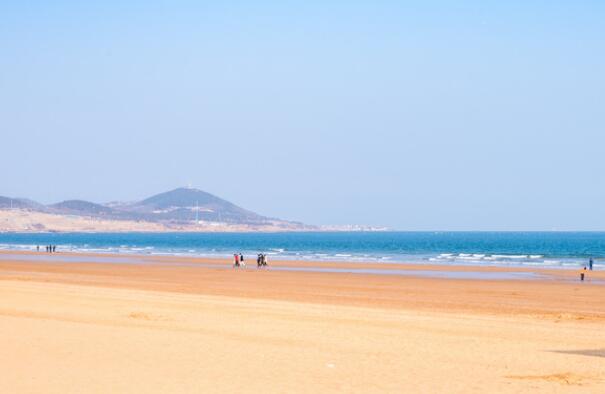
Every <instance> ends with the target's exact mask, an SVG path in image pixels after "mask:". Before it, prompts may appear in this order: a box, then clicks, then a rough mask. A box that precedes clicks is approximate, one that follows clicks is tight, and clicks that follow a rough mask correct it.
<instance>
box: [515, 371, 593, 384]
mask: <svg viewBox="0 0 605 394" xmlns="http://www.w3.org/2000/svg"><path fill="white" fill-rule="evenodd" d="M506 378H508V379H518V380H542V381H546V382H555V383H560V384H563V385H568V386H582V385H583V384H585V383H588V382H590V381H594V380H596V379H594V378H591V377H589V376H582V375H577V374H574V373H572V372H563V373H555V374H550V375H509V376H506Z"/></svg>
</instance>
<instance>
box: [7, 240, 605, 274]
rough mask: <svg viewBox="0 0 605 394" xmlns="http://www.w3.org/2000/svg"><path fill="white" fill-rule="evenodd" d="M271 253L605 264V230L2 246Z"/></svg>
mask: <svg viewBox="0 0 605 394" xmlns="http://www.w3.org/2000/svg"><path fill="white" fill-rule="evenodd" d="M47 244H54V245H57V248H58V251H74V252H109V253H123V254H133V253H134V254H147V255H182V256H202V257H214V256H220V257H227V256H230V255H232V254H233V253H235V252H242V253H244V254H248V255H256V254H257V253H259V252H263V253H266V254H268V255H269V256H270V259H298V260H325V261H353V262H355V261H358V262H364V261H369V262H383V263H385V264H387V263H394V262H411V263H419V264H423V263H425V264H428V263H431V264H458V265H459V264H464V265H492V266H493V265H496V266H497V265H506V266H528V265H530V266H536V265H537V266H545V267H570V268H571V267H577V266H579V265H581V264H585V263H586V262H587V260H588V258H589V257H593V258H594V259H595V265H596V266H603V265H605V233H604V232H351V233H343V232H337V233H336V232H335V233H325V232H318V233H162V234H150V233H36V234H22V233H3V234H0V249H5V250H35V248H36V245H40V246H41V247H42V249H43V245H47Z"/></svg>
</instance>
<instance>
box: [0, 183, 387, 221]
mask: <svg viewBox="0 0 605 394" xmlns="http://www.w3.org/2000/svg"><path fill="white" fill-rule="evenodd" d="M385 230H387V229H386V228H383V227H372V226H361V225H346V226H316V225H308V224H304V223H300V222H295V221H288V220H282V219H277V218H271V217H267V216H262V215H259V214H257V213H255V212H252V211H249V210H246V209H244V208H241V207H239V206H237V205H235V204H233V203H231V202H229V201H226V200H224V199H222V198H219V197H217V196H215V195H213V194H210V193H207V192H205V191H202V190H199V189H194V188H184V187H183V188H177V189H174V190H171V191H168V192H165V193H160V194H156V195H154V196H151V197H149V198H146V199H143V200H141V201H136V202H110V203H105V204H99V203H94V202H90V201H84V200H66V201H62V202H59V203H56V204H49V205H45V204H40V203H38V202H35V201H32V200H30V199H26V198H11V197H3V196H0V232H131V231H132V232H134V231H140V232H248V231H263V232H270V231H276V232H278V231H385Z"/></svg>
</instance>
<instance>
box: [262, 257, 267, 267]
mask: <svg viewBox="0 0 605 394" xmlns="http://www.w3.org/2000/svg"><path fill="white" fill-rule="evenodd" d="M263 266H265V267H266V266H267V255H266V254H263Z"/></svg>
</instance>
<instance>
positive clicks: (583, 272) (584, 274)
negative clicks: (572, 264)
mask: <svg viewBox="0 0 605 394" xmlns="http://www.w3.org/2000/svg"><path fill="white" fill-rule="evenodd" d="M585 277H586V266H584V268H582V269H581V270H580V281H581V282H584V278H585Z"/></svg>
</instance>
